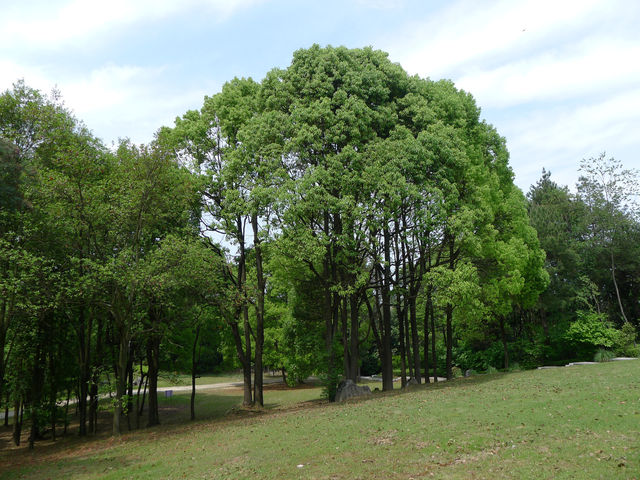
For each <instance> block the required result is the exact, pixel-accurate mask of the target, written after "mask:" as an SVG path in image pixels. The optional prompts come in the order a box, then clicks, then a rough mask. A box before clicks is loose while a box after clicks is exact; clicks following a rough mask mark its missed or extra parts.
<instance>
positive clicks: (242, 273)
mask: <svg viewBox="0 0 640 480" xmlns="http://www.w3.org/2000/svg"><path fill="white" fill-rule="evenodd" d="M236 228H237V232H238V246H239V250H240V257H239V258H238V286H237V288H238V294H239V296H240V298H241V299H242V306H241V308H240V311H241V314H242V320H243V330H244V332H243V334H244V346H243V345H242V344H240V347H239V348H240V350H238V356H242V358H241V359H240V362H241V363H242V374H243V377H244V378H243V380H244V398H243V401H242V405H244V406H245V407H249V406H251V405H253V402H254V398H253V392H252V388H251V325H250V324H249V306H248V304H247V299H246V295H247V292H246V286H247V253H246V249H245V238H244V222H243V219H242V217H240V216H238V217H237V218H236ZM237 348H238V345H237V344H236V349H237ZM241 352H242V353H241Z"/></svg>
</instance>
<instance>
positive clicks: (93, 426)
mask: <svg viewBox="0 0 640 480" xmlns="http://www.w3.org/2000/svg"><path fill="white" fill-rule="evenodd" d="M103 325H104V324H103V321H102V316H99V317H98V327H97V329H96V349H95V352H96V353H95V358H94V361H93V364H94V367H95V368H94V369H93V372H92V373H91V388H90V389H89V398H90V400H89V432H90V433H91V434H96V433H97V432H98V407H99V404H98V402H99V397H98V384H99V383H100V370H99V369H98V368H97V367H98V365H100V362H101V361H102V357H103V343H104V338H103V334H104V329H103Z"/></svg>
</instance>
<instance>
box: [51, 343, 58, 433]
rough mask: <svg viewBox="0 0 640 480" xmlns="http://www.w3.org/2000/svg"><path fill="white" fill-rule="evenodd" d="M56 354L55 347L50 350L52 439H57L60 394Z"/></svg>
mask: <svg viewBox="0 0 640 480" xmlns="http://www.w3.org/2000/svg"><path fill="white" fill-rule="evenodd" d="M55 365H56V362H55V356H54V354H53V347H52V348H51V349H50V350H49V377H50V379H49V395H50V400H49V402H50V407H49V408H50V416H51V439H52V440H53V441H54V442H55V441H56V414H57V413H58V412H57V410H58V406H57V404H56V399H57V398H56V397H57V396H58V386H57V385H56V370H55Z"/></svg>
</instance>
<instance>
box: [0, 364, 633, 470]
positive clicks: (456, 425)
mask: <svg viewBox="0 0 640 480" xmlns="http://www.w3.org/2000/svg"><path fill="white" fill-rule="evenodd" d="M204 393H206V394H199V398H200V400H199V402H200V404H199V407H198V408H199V409H200V411H201V413H202V417H201V418H203V417H205V416H207V415H209V416H217V415H220V414H221V413H223V412H229V410H230V409H231V408H232V407H233V405H235V404H236V403H237V401H238V399H240V398H241V392H240V390H239V389H236V390H226V391H224V392H222V391H214V390H211V391H209V392H204ZM318 396H319V389H317V388H304V389H296V390H282V389H275V388H274V389H273V390H270V391H268V392H267V393H266V395H265V400H266V403H267V407H268V408H267V409H265V410H264V411H261V412H260V411H255V410H249V411H245V410H242V409H240V410H235V409H234V410H231V412H230V413H227V414H226V415H224V416H222V417H221V418H219V419H217V420H199V421H197V422H195V423H187V424H184V423H180V422H182V421H183V420H182V418H181V417H180V415H183V414H185V413H186V414H188V408H187V405H188V403H187V401H188V396H187V395H184V396H182V395H177V396H174V397H173V398H172V399H170V400H167V401H169V402H174V403H175V413H174V414H173V416H171V415H170V416H169V417H168V418H167V419H166V421H164V424H163V426H161V427H159V428H154V429H151V430H142V431H139V432H134V433H131V434H126V435H123V436H122V437H121V438H118V439H113V438H102V439H96V440H92V441H83V442H74V443H72V442H69V443H67V444H66V445H65V444H63V442H64V441H63V442H58V443H59V445H44V444H41V445H36V449H35V451H34V452H28V451H27V450H26V449H25V448H20V449H4V451H2V452H0V472H2V473H0V477H2V478H7V479H13V478H36V479H45V478H65V479H89V478H101V479H121V478H176V479H178V478H197V479H206V478H221V479H222V478H251V479H263V478H264V479H282V478H304V479H314V478H316V479H356V478H362V479H395V478H398V479H400V478H402V479H407V478H453V479H457V478H460V479H468V478H490V479H496V478H536V479H537V478H554V479H555V478H572V479H573V478H585V479H586V478H588V479H592V478H604V479H615V478H625V479H629V478H640V360H634V361H629V362H611V363H604V364H598V365H585V366H575V367H566V368H557V369H549V370H533V371H526V372H515V373H509V374H494V375H479V376H476V377H470V378H464V379H458V380H455V381H453V382H450V383H448V384H447V383H442V384H438V385H437V386H433V385H432V386H429V387H426V388H422V389H417V390H414V391H411V392H408V393H401V394H400V393H397V392H393V393H389V394H376V395H374V396H373V397H372V398H371V399H370V400H366V401H360V402H353V403H347V404H343V405H329V404H327V403H325V402H321V401H317V400H315V401H314V399H317V398H318ZM234 397H237V398H234ZM298 402H306V403H302V404H300V403H298ZM205 404H206V405H209V406H208V407H207V406H205ZM207 408H208V409H209V410H206V409H207ZM169 419H172V420H169ZM3 470H4V471H3Z"/></svg>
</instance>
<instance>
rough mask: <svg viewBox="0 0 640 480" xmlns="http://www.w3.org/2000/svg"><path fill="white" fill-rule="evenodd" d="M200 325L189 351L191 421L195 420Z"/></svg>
mask: <svg viewBox="0 0 640 480" xmlns="http://www.w3.org/2000/svg"><path fill="white" fill-rule="evenodd" d="M200 326H201V325H200V324H198V326H197V327H196V338H195V339H194V340H193V348H192V349H191V420H195V419H196V366H197V361H196V350H197V346H198V337H199V336H200Z"/></svg>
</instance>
